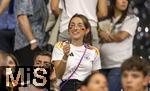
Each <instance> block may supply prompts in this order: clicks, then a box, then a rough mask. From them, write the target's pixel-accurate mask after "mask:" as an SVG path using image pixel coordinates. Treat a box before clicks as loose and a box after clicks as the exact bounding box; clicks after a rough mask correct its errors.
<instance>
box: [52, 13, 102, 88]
mask: <svg viewBox="0 0 150 91" xmlns="http://www.w3.org/2000/svg"><path fill="white" fill-rule="evenodd" d="M68 32H69V35H70V41H65V42H58V43H57V44H56V45H55V47H54V50H53V54H52V62H53V63H54V66H55V69H56V76H57V77H58V78H62V80H63V82H62V83H61V86H60V91H76V90H77V88H78V86H79V85H80V84H81V82H82V81H83V80H84V79H85V78H86V77H87V76H88V75H90V74H91V73H92V72H93V71H97V70H99V69H101V63H100V54H99V50H98V49H97V48H95V47H93V46H90V44H91V43H92V42H91V41H92V40H91V38H92V37H91V28H90V23H89V22H88V19H87V18H86V17H85V16H83V15H80V14H75V15H74V16H73V17H72V18H71V20H70V22H69V26H68ZM69 42H70V43H69Z"/></svg>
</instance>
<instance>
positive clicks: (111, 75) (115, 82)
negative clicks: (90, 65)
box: [101, 68, 122, 91]
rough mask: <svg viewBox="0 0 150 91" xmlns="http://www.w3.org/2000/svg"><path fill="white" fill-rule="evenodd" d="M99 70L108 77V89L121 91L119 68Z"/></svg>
mask: <svg viewBox="0 0 150 91" xmlns="http://www.w3.org/2000/svg"><path fill="white" fill-rule="evenodd" d="M101 72H102V73H103V74H104V75H105V76H106V77H107V79H108V87H109V91H121V88H122V86H121V72H120V68H112V69H102V70H101Z"/></svg>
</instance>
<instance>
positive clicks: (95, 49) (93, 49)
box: [88, 45, 100, 55]
mask: <svg viewBox="0 0 150 91" xmlns="http://www.w3.org/2000/svg"><path fill="white" fill-rule="evenodd" d="M88 49H89V50H91V51H94V52H95V53H96V54H97V55H99V54H100V51H99V49H98V48H96V47H94V46H91V45H88Z"/></svg>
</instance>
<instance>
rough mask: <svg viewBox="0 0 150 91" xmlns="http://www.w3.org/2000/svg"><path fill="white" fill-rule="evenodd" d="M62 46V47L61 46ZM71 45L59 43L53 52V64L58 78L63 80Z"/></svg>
mask: <svg viewBox="0 0 150 91" xmlns="http://www.w3.org/2000/svg"><path fill="white" fill-rule="evenodd" d="M60 45H61V46H60ZM69 52H70V44H65V45H63V43H57V44H56V45H55V47H54V50H53V55H52V62H53V64H54V67H55V71H56V76H57V77H58V78H61V77H62V76H63V74H64V72H65V70H66V63H67V60H68V54H69Z"/></svg>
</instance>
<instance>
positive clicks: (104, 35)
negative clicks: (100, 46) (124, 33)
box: [99, 31, 111, 43]
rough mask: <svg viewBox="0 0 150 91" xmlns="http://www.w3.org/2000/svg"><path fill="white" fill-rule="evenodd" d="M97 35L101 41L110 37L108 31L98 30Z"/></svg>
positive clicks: (107, 40) (109, 39)
mask: <svg viewBox="0 0 150 91" xmlns="http://www.w3.org/2000/svg"><path fill="white" fill-rule="evenodd" d="M99 36H100V38H101V39H102V42H103V43H105V42H110V41H111V37H110V33H109V32H105V31H100V32H99Z"/></svg>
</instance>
